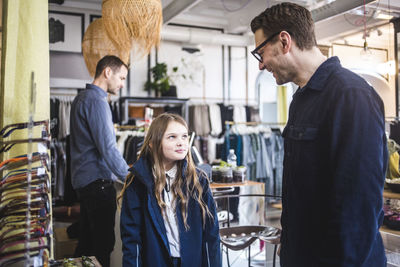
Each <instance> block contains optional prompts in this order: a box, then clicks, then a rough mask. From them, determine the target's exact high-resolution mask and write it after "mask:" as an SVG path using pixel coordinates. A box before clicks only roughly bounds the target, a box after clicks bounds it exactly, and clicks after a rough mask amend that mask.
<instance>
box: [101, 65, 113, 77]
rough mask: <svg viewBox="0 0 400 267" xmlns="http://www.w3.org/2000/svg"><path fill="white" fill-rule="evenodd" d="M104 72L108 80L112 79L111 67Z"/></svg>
mask: <svg viewBox="0 0 400 267" xmlns="http://www.w3.org/2000/svg"><path fill="white" fill-rule="evenodd" d="M103 72H104V77H105V78H107V79H108V78H110V76H111V74H112V69H111V68H110V67H106V68H105V69H104V70H103Z"/></svg>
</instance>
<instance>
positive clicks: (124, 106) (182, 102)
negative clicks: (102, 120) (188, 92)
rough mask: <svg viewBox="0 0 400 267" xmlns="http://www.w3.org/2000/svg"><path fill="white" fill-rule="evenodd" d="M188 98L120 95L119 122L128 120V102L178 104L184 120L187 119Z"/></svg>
mask: <svg viewBox="0 0 400 267" xmlns="http://www.w3.org/2000/svg"><path fill="white" fill-rule="evenodd" d="M188 100H189V99H188V98H173V97H160V98H153V97H131V96H127V97H120V99H119V108H120V118H121V123H127V122H128V120H129V114H128V109H129V104H141V105H143V104H163V105H179V106H181V107H182V117H183V118H185V120H186V121H188V119H189V107H188Z"/></svg>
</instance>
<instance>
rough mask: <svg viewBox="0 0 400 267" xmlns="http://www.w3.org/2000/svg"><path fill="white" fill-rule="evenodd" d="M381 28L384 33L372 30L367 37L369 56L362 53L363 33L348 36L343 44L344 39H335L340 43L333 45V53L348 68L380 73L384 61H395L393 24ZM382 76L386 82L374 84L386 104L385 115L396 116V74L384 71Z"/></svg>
mask: <svg viewBox="0 0 400 267" xmlns="http://www.w3.org/2000/svg"><path fill="white" fill-rule="evenodd" d="M379 29H380V30H381V31H382V32H383V35H380V36H378V35H377V34H376V32H371V33H370V36H369V37H368V39H367V41H368V46H369V47H370V51H371V56H370V57H369V58H363V57H362V56H361V53H360V52H361V50H362V47H363V43H364V39H363V35H362V33H357V34H354V35H352V36H347V37H346V42H347V44H343V43H342V42H341V41H342V40H337V41H335V42H334V43H338V45H335V44H333V45H332V55H334V56H338V57H339V59H340V61H341V63H342V65H343V66H344V67H346V68H351V69H359V70H361V71H363V70H366V71H372V72H375V73H376V75H379V74H378V71H382V69H381V68H378V66H379V65H380V66H382V65H381V64H382V63H385V62H388V61H393V62H394V57H395V56H394V31H393V27H392V25H391V24H387V25H384V26H382V27H380V28H379ZM393 67H394V66H393ZM393 71H394V70H393ZM381 77H382V78H383V79H384V80H386V82H379V83H378V82H377V83H375V84H374V85H373V86H374V88H375V90H376V91H377V93H378V94H379V95H380V97H381V98H382V100H383V102H384V104H385V116H386V117H393V116H396V103H395V90H396V85H395V74H394V72H393V73H391V74H390V73H389V74H383V73H382V75H381ZM381 80H382V79H381ZM384 80H382V81H384Z"/></svg>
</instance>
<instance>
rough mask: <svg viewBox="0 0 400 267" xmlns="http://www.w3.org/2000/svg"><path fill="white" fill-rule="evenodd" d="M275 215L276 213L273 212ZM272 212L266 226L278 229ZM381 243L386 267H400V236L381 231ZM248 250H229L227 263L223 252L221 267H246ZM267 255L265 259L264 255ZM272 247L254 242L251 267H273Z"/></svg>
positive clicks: (277, 264) (276, 217)
mask: <svg viewBox="0 0 400 267" xmlns="http://www.w3.org/2000/svg"><path fill="white" fill-rule="evenodd" d="M275 213H276V212H275ZM275 213H274V211H273V212H272V213H270V214H271V215H272V216H270V217H269V218H268V220H267V225H269V226H274V227H279V228H280V221H279V216H276V214H275ZM381 235H382V239H383V243H384V246H385V249H386V257H387V263H388V264H387V266H388V267H400V235H397V234H393V233H388V232H385V231H381ZM248 251H249V250H248V249H245V250H242V251H232V250H229V263H230V265H228V261H227V257H226V253H225V250H224V252H223V253H222V254H223V255H222V266H223V267H228V266H232V267H246V266H248ZM265 253H266V254H267V257H265V255H266V254H265ZM273 253H274V246H273V245H270V244H267V245H266V247H265V249H264V250H260V243H259V241H255V242H254V243H253V244H252V246H251V266H266V267H272V266H273V261H272V257H273ZM275 266H277V267H278V266H280V264H279V257H276V263H275Z"/></svg>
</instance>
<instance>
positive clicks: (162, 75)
mask: <svg viewBox="0 0 400 267" xmlns="http://www.w3.org/2000/svg"><path fill="white" fill-rule="evenodd" d="M167 69H168V68H167V64H165V63H157V64H156V65H155V66H154V67H152V68H151V69H150V71H151V74H152V79H151V80H148V81H147V82H146V83H145V85H144V90H146V91H151V90H154V92H155V95H156V97H159V96H160V95H163V96H164V95H165V96H175V97H176V87H175V86H174V85H171V77H170V76H169V75H168V73H167ZM177 71H178V67H174V68H172V72H174V73H176V72H177ZM171 89H175V92H174V94H171V93H173V92H170V91H171Z"/></svg>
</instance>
